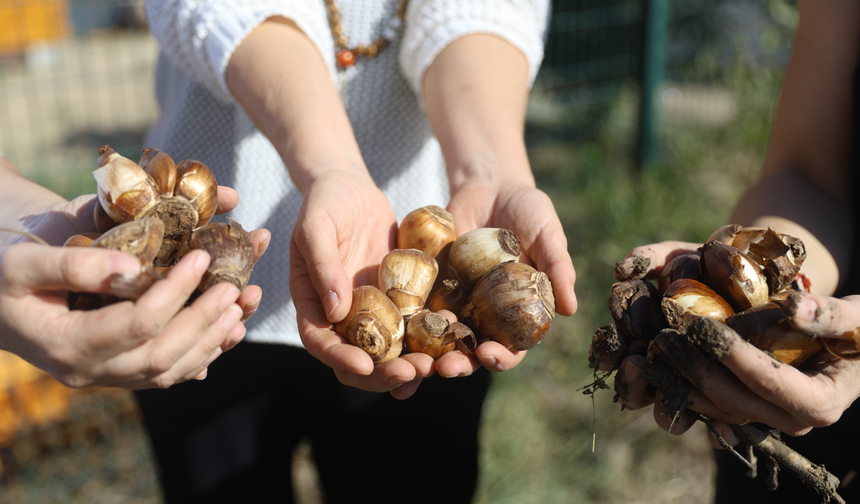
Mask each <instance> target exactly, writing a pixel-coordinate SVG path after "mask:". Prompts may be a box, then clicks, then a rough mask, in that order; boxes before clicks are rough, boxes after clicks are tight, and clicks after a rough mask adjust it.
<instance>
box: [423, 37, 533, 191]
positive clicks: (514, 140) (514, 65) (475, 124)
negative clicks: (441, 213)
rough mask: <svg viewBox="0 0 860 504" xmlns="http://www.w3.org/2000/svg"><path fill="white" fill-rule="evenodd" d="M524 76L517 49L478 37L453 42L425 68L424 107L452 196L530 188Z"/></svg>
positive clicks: (495, 39) (522, 60) (524, 63)
mask: <svg viewBox="0 0 860 504" xmlns="http://www.w3.org/2000/svg"><path fill="white" fill-rule="evenodd" d="M528 72H529V67H528V62H527V60H526V58H525V56H524V55H523V54H522V53H521V52H520V51H519V50H517V49H516V48H515V47H514V46H513V45H511V44H509V43H508V42H506V41H505V40H503V39H501V38H498V37H495V36H492V35H483V34H477V35H468V36H465V37H462V38H460V39H457V40H456V41H454V42H453V43H452V44H450V45H449V46H448V47H446V48H445V49H444V50H443V51H442V52H441V53H440V54H439V55H438V56H437V57H436V59H435V60H434V61H433V63H432V64H431V65H430V67H429V68H428V69H427V72H426V74H425V76H424V82H423V96H424V101H425V108H426V110H427V117H428V119H429V121H430V125H431V127H432V128H433V131H434V133H435V134H436V137H437V138H438V140H439V143H440V145H441V147H442V152H443V153H444V156H445V163H446V165H447V167H448V176H449V179H450V184H451V192H452V194H454V193H456V192H457V190H458V189H459V188H461V187H463V186H464V185H468V184H471V183H476V182H480V183H484V184H486V183H490V184H499V185H502V184H517V185H530V186H534V185H535V181H534V177H533V175H532V173H531V168H530V165H529V161H528V157H527V155H526V148H525V140H524V137H523V134H524V127H525V112H526V105H527V99H528V87H527V82H528Z"/></svg>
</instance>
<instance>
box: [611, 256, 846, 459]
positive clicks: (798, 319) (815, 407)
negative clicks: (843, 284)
mask: <svg viewBox="0 0 860 504" xmlns="http://www.w3.org/2000/svg"><path fill="white" fill-rule="evenodd" d="M700 246H701V244H696V243H688V242H679V241H665V242H661V243H656V244H651V245H645V246H641V247H636V248H634V249H633V250H631V251H630V252H629V253H628V255H627V257H626V258H625V259H624V261H625V262H629V263H631V264H632V262H633V261H634V260H635V259H636V258H639V257H643V258H647V259H649V260H650V266H649V269H648V271H647V273H645V276H644V278H645V279H656V278H657V277H658V276H659V273H660V271H661V270H662V268H663V266H664V265H665V264H666V263H668V262H669V261H670V260H671V259H672V258H674V257H676V256H678V255H682V254H686V253H691V252H695V251H696V250H697V249H698V248H699V247H700ZM645 262H646V261H637V263H639V264H642V263H645ZM622 271H631V272H632V271H634V269H633V268H623V267H620V268H616V280H618V281H623V280H628V279H630V277H625V276H624V275H625V273H622ZM633 274H635V275H636V277H637V278H638V277H641V275H642V274H643V272H641V271H638V272H634V273H633ZM793 302H795V304H796V306H795V307H794V308H796V313H795V314H794V316H792V317H790V319H789V320H788V322H789V323H790V324H791V325H792V326H794V327H795V328H796V329H799V330H802V331H805V332H807V333H809V334H810V335H815V336H818V337H829V336H835V335H845V334H857V331H858V328H860V296H847V297H844V298H834V297H828V296H821V295H815V294H807V293H803V294H801V297H800V299H799V300H796V301H793ZM733 337H734V339H733V340H732V341H730V344H731V345H730V351H729V352H728V353H727V354H726V355H725V356H724V357H722V358H720V359H719V360H711V359H710V358H708V357H706V356H705V355H704V354H701V353H699V354H697V355H695V360H696V361H697V362H693V363H691V365H685V366H683V369H684V370H685V372H688V373H690V375H688V376H685V377H686V378H687V379H688V380H689V381H690V383H692V384H693V385H694V387H692V388H691V391H690V394H689V396H688V398H687V403H686V407H687V408H688V409H689V410H692V411H694V412H697V413H700V414H702V415H705V416H707V417H709V418H710V419H712V420H713V421H714V422H713V426H714V428H715V430H716V431H717V432H718V433H719V435H720V436H722V438H723V440H725V441H726V442H727V443H728V444H729V445H732V446H734V445H736V444H738V443H739V442H740V440H739V439H738V437H737V436H736V435H735V434H734V433H733V432H732V429H731V427H730V425H729V424H745V423H747V422H750V421H752V422H761V423H763V424H766V425H769V426H771V427H774V428H776V429H778V430H780V431H782V432H784V433H786V434H788V435H791V436H800V435H803V434H806V433H808V432H809V431H810V430H812V429H813V428H816V427H826V426H828V425H831V424H833V423H835V422H836V421H837V420H839V418H840V417H841V415H842V413H843V412H844V411H845V410H846V409H847V408H848V407H849V406H851V404H852V403H853V402H854V400H855V399H857V398H858V397H860V364H858V362H857V361H855V360H851V359H844V358H839V357H836V356H834V355H833V354H831V353H830V352H829V351H828V350H826V349H824V350H822V351H821V352H819V353H818V354H816V355H814V356H813V357H811V358H810V359H809V360H808V361H806V362H805V363H804V365H803V366H801V369H802V370H801V369H798V368H795V367H792V366H789V365H777V364H775V362H776V361H775V360H774V359H773V358H772V357H770V356H769V355H767V354H765V353H764V352H763V351H762V350H759V349H758V348H756V347H755V346H753V345H752V344H750V343H748V342H747V341H745V340H743V339H741V338H740V337H738V336H737V335H736V334H734V335H733ZM646 366H647V361H646V359H645V357H642V356H638V355H635V356H630V357H627V358H626V359H624V361H623V362H622V364H621V366H620V369H619V370H618V372H617V374H616V376H615V380H616V381H618V380H620V381H621V382H622V383H621V384H618V383H616V390H619V391H623V393H621V394H620V396H619V401H620V402H621V404H622V405H624V407H626V408H629V409H639V408H643V407H646V406H650V405H652V404H653V413H654V419H655V421H656V422H657V424H658V425H659V426H660V427H661V428H662V429H664V430H668V431H669V432H670V433H672V434H683V433H684V432H686V431H687V430H688V429H690V427H691V426H692V425H693V424H694V423H695V422H696V419H695V418H693V416H692V415H684V414H682V415H681V416H680V418H675V419H673V418H672V417H670V415H668V414H666V412H665V409H664V407H663V404H662V395H661V393H660V391H659V390H657V391H656V394H655V393H653V392H652V391H651V389H650V388H649V387H648V386H647V383H646V382H645V381H644V380H642V379H640V373H641V372H642V370H643V369H645V367H646ZM619 385H621V386H619ZM708 438H709V441H710V444H711V445H712V446H713V447H715V448H720V447H721V446H720V442H719V440H718V439H717V437H716V435H715V434H714V433H713V432H712V431H710V430H708Z"/></svg>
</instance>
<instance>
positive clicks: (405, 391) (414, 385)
mask: <svg viewBox="0 0 860 504" xmlns="http://www.w3.org/2000/svg"><path fill="white" fill-rule="evenodd" d="M422 381H424V378H420V377H419V378H415V379H414V380H412V381H409V382H406V383H404V384H403V385H401V386H399V387H397V388H395V389H391V391H390V392H389V393H390V394H391V397H393V398H395V399H399V400H401V401H402V400H403V399H409V398H410V397H412V396H413V395H414V394H415V392H416V391H417V390H418V386H419V385H421V382H422Z"/></svg>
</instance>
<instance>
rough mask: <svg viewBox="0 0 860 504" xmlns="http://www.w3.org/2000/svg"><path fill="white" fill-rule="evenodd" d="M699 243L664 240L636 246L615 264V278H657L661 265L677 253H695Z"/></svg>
mask: <svg viewBox="0 0 860 504" xmlns="http://www.w3.org/2000/svg"><path fill="white" fill-rule="evenodd" d="M700 246H701V244H698V243H690V242H680V241H664V242H660V243H654V244H651V245H644V246H641V247H636V248H634V249H633V250H631V251H630V252H629V253H628V254H627V257H625V258H624V260H622V261H621V262H619V263H618V264H616V265H615V279H616V280H618V281H619V282H621V281H624V280H635V279H640V278H652V279H653V278H657V277H658V276H659V275H660V272H661V271H663V266H665V265H666V263H668V262H669V261H671V260H672V259H674V258H675V257H678V256H679V255H684V254H690V253H695V252H696V251H697V250H698V248H699V247H700Z"/></svg>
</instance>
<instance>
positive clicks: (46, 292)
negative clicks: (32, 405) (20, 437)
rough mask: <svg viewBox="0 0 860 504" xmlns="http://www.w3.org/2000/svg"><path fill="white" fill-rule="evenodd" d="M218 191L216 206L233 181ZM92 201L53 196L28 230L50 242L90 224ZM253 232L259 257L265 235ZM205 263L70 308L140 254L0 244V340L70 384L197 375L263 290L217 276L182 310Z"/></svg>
mask: <svg viewBox="0 0 860 504" xmlns="http://www.w3.org/2000/svg"><path fill="white" fill-rule="evenodd" d="M219 197H221V203H220V204H219V213H223V212H224V211H227V210H230V209H232V208H233V207H234V206H235V205H236V202H238V196H237V195H236V193H235V191H233V190H232V189H227V188H219ZM95 201H96V200H95V197H94V196H93V195H88V196H81V197H79V198H76V199H75V200H73V201H71V202H64V203H58V204H56V205H54V206H53V207H51V208H49V209H47V210H46V211H44V212H42V213H40V214H39V215H37V216H34V217H33V220H34V224H33V225H31V226H30V230H31V232H32V233H33V234H35V235H37V236H39V237H41V238H43V239H45V240H46V241H48V242H49V243H55V244H56V243H62V242H64V241H65V239H66V238H67V237H68V236H70V235H72V234H75V233H80V232H91V231H94V225H93V223H92V215H93V212H92V210H93V206H92V205H93V204H95ZM251 237H252V241H253V242H254V244H255V259H259V257H260V256H261V255H262V254H263V252H264V251H265V248H266V246H267V245H268V240H269V233H268V231H266V230H256V231H252V232H251ZM18 241H23V240H18ZM208 264H209V258H208V254H206V253H205V252H195V253H193V254H190V256H189V257H187V258H185V259H183V261H181V262H180V263H179V264H178V265H177V266H175V267H174V268H173V269H172V270H171V272H170V273H169V275H168V277H167V278H166V279H164V280H162V281H159V282H157V283H156V284H155V285H154V286H153V287H152V288H151V290H150V291H149V292H147V293H146V294H145V295H144V296H142V297H141V298H140V299H139V300H138V301H136V302H134V303H132V302H130V301H126V302H122V303H118V304H115V305H111V306H108V307H105V308H102V309H99V310H94V311H90V312H83V311H70V310H69V309H68V300H67V298H68V292H69V291H76V292H104V291H106V289H107V287H108V278H109V277H110V275H112V274H117V273H119V274H122V273H129V272H131V273H135V274H136V273H137V272H138V271H139V269H140V262H139V260H138V259H136V258H134V257H132V256H130V255H127V254H124V253H121V252H117V251H111V250H105V249H89V248H59V247H46V246H44V245H37V244H32V243H19V244H14V242H13V243H12V244H10V245H7V246H5V247H2V248H0V278H2V279H3V282H2V286H0V328H2V332H0V334H3V338H2V342H0V344H2V347H3V349H5V350H9V351H11V352H13V353H16V354H17V355H19V356H20V357H22V358H24V359H25V360H27V361H29V362H30V363H32V364H34V365H36V366H37V367H39V368H42V369H44V370H45V371H47V372H48V373H50V374H51V375H52V376H54V377H55V378H56V379H58V380H59V381H60V382H62V383H64V384H66V385H68V386H72V387H81V386H116V387H123V388H134V389H138V388H151V387H167V386H170V385H172V384H174V383H178V382H181V381H185V380H188V379H190V378H198V379H202V378H204V377H205V375H206V369H207V366H208V364H209V363H210V362H212V360H214V359H215V358H217V356H218V355H220V353H221V352H223V351H225V350H227V349H229V348H232V347H233V346H235V344H236V343H238V342H239V341H241V339H242V337H243V336H244V333H245V329H244V324H243V321H244V320H247V318H248V317H250V316H251V314H253V312H254V311H255V310H256V308H257V306H258V305H259V302H260V297H261V291H260V289H259V287H257V286H248V287H246V288H245V290H244V291H243V292H242V293H241V294H240V293H239V292H238V289H236V288H235V287H232V286H230V285H227V284H222V285H218V286H217V287H215V288H213V289H210V291H207V292H206V293H205V294H204V295H203V296H201V297H200V298H199V299H197V300H196V301H195V302H194V303H193V304H192V305H191V306H189V307H188V308H186V309H182V307H183V304H184V303H185V301H186V300H187V299H188V296H189V295H190V294H191V293H192V292H193V291H194V289H195V288H196V286H197V284H198V283H199V281H200V277H201V275H202V272H203V271H205V268H206V266H208Z"/></svg>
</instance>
